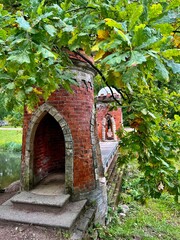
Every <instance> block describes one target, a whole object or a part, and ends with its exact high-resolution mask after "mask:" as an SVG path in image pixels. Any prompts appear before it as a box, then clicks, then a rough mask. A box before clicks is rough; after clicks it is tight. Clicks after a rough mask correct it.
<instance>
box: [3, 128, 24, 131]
mask: <svg viewBox="0 0 180 240" xmlns="http://www.w3.org/2000/svg"><path fill="white" fill-rule="evenodd" d="M0 130H14V131H17V130H22V128H18V127H17V128H2V127H0Z"/></svg>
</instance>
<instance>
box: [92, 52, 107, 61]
mask: <svg viewBox="0 0 180 240" xmlns="http://www.w3.org/2000/svg"><path fill="white" fill-rule="evenodd" d="M104 54H105V52H104V51H103V50H100V51H99V52H98V53H97V54H96V55H95V57H94V61H98V60H99V59H101V58H102V57H103V56H104Z"/></svg>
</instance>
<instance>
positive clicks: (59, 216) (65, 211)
mask: <svg viewBox="0 0 180 240" xmlns="http://www.w3.org/2000/svg"><path fill="white" fill-rule="evenodd" d="M86 202H87V200H81V201H77V202H69V203H67V204H66V205H65V206H64V207H63V208H61V209H60V210H59V211H56V212H38V211H33V209H31V210H28V211H27V210H24V209H21V210H20V209H17V208H16V207H14V205H13V204H12V202H11V201H7V202H6V203H4V204H3V205H1V206H0V220H2V221H9V222H16V223H25V224H32V225H39V226H44V227H53V228H54V227H55V228H60V229H65V230H71V229H72V228H73V227H74V225H75V222H76V220H77V219H78V218H79V216H80V214H81V213H82V211H83V209H84V207H85V205H86Z"/></svg>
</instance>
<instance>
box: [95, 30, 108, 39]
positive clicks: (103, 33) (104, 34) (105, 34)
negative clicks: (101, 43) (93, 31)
mask: <svg viewBox="0 0 180 240" xmlns="http://www.w3.org/2000/svg"><path fill="white" fill-rule="evenodd" d="M97 34H98V38H99V39H101V40H104V39H107V38H108V37H109V32H108V31H107V30H101V29H99V30H98V31H97Z"/></svg>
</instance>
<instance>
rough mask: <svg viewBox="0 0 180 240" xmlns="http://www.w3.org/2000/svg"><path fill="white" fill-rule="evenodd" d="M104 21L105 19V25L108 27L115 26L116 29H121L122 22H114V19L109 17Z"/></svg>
mask: <svg viewBox="0 0 180 240" xmlns="http://www.w3.org/2000/svg"><path fill="white" fill-rule="evenodd" d="M104 21H105V23H106V25H107V26H109V27H115V28H118V29H122V24H121V23H118V22H116V21H115V20H113V19H111V18H105V19H104Z"/></svg>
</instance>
